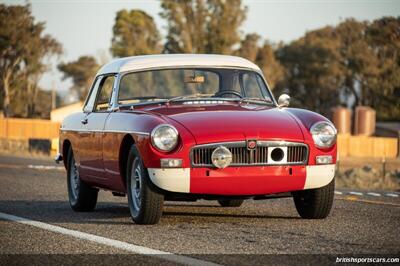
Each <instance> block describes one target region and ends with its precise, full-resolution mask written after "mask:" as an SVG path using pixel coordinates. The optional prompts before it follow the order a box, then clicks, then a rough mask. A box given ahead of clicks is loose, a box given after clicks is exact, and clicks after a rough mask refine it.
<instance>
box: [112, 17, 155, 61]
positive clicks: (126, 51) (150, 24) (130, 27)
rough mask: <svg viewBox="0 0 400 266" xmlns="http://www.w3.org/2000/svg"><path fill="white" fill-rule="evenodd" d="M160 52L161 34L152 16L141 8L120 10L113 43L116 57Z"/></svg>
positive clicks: (113, 52)
mask: <svg viewBox="0 0 400 266" xmlns="http://www.w3.org/2000/svg"><path fill="white" fill-rule="evenodd" d="M160 52H161V46H160V34H159V32H158V29H157V26H156V24H155V23H154V20H153V18H152V17H151V16H149V15H148V14H146V13H145V12H144V11H141V10H130V11H128V10H125V9H124V10H120V11H118V13H117V16H116V18H115V24H114V27H113V38H112V44H111V53H112V55H113V56H114V57H124V56H133V55H146V54H154V53H160Z"/></svg>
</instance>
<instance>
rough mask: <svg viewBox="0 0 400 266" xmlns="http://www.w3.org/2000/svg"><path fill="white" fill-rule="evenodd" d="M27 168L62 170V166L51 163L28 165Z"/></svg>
mask: <svg viewBox="0 0 400 266" xmlns="http://www.w3.org/2000/svg"><path fill="white" fill-rule="evenodd" d="M28 168H31V169H39V170H64V167H62V166H51V165H32V164H30V165H28Z"/></svg>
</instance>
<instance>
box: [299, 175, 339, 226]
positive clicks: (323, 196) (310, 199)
mask: <svg viewBox="0 0 400 266" xmlns="http://www.w3.org/2000/svg"><path fill="white" fill-rule="evenodd" d="M334 192H335V179H333V180H332V181H331V182H330V183H329V184H328V185H326V186H324V187H321V188H316V189H309V190H302V191H296V192H294V193H293V199H294V203H295V205H296V209H297V212H298V213H299V215H300V216H301V217H302V218H305V219H324V218H326V217H327V216H328V215H329V213H330V211H331V208H332V204H333V197H334Z"/></svg>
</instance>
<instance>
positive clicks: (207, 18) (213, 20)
mask: <svg viewBox="0 0 400 266" xmlns="http://www.w3.org/2000/svg"><path fill="white" fill-rule="evenodd" d="M161 8H162V9H163V11H162V12H161V13H160V15H161V17H163V18H164V19H166V20H167V30H168V33H167V42H166V44H165V45H164V50H165V52H167V53H210V54H212V53H218V54H232V53H233V47H234V46H235V45H236V44H238V43H239V42H240V34H239V28H240V26H241V25H242V23H243V21H244V20H245V17H246V12H247V8H246V7H243V6H242V3H241V0H230V1H226V0H182V1H180V0H163V1H161Z"/></svg>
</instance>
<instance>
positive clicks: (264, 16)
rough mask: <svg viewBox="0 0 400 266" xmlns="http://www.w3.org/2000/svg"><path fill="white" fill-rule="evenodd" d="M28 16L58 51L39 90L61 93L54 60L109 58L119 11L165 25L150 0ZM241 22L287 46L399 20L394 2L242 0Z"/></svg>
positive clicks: (63, 84) (57, 8) (54, 8)
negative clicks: (341, 28)
mask: <svg viewBox="0 0 400 266" xmlns="http://www.w3.org/2000/svg"><path fill="white" fill-rule="evenodd" d="M0 3H5V4H25V3H26V1H19V0H14V1H11V0H0ZM30 3H31V5H32V13H33V15H34V17H35V18H36V20H37V21H40V22H45V23H46V31H45V32H46V33H48V34H50V35H52V36H53V37H54V38H56V39H57V40H58V41H59V42H60V43H61V44H62V45H63V49H64V54H63V55H62V56H61V57H60V58H55V59H53V60H52V65H53V67H52V68H51V69H50V71H49V72H48V73H46V74H45V75H44V76H43V78H42V79H41V81H40V86H41V87H43V88H44V89H52V88H56V89H57V91H59V92H64V93H66V92H67V90H68V88H69V87H70V86H71V82H70V81H68V80H66V81H63V80H62V75H61V73H59V72H58V70H57V69H56V67H55V66H56V65H57V62H60V61H62V62H69V61H72V60H76V59H77V58H78V57H79V56H82V55H93V56H95V57H96V58H98V59H100V58H101V60H102V61H108V60H111V56H110V55H109V48H110V45H111V38H112V27H113V24H114V19H115V15H116V12H117V11H118V10H121V9H142V10H144V11H145V12H147V13H148V14H149V15H151V16H152V17H153V18H154V19H155V21H156V24H157V25H158V28H159V30H160V32H161V34H162V36H165V35H166V28H165V26H166V23H165V21H164V20H163V19H161V18H160V16H159V15H158V14H159V13H160V11H161V8H160V2H159V1H156V0H147V1H144V0H140V1H139V0H137V1H135V0H131V1H122V0H119V1H118V0H116V1H111V0H108V1H107V0H97V1H89V0H83V1H77V0H70V1H67V0H61V1H58V0H47V1H45V0H37V1H35V0H32V1H30ZM243 4H244V5H246V6H247V7H248V13H247V19H246V21H245V22H244V24H243V26H242V28H241V31H242V33H243V34H246V33H252V32H255V33H257V34H259V35H261V36H262V37H263V38H264V39H267V40H269V41H271V42H274V43H277V42H280V41H283V42H285V43H288V42H290V41H293V40H295V39H297V38H299V37H301V36H302V35H304V33H306V32H307V31H310V30H314V29H317V28H320V27H323V26H325V25H336V24H338V23H340V22H341V21H343V20H345V19H346V18H350V17H352V18H355V19H357V20H374V19H377V18H380V17H382V16H400V0H364V1H360V0H347V1H346V0H299V1H294V0H291V1H288V0H281V1H279V0H247V1H246V0H244V1H243Z"/></svg>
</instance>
